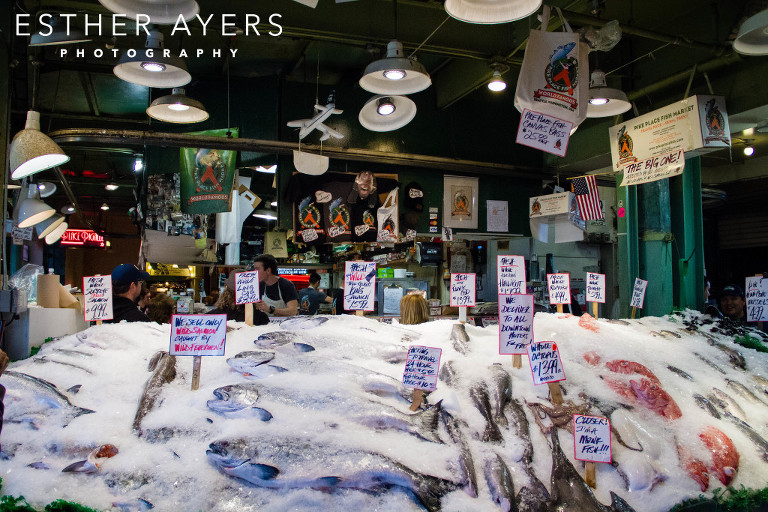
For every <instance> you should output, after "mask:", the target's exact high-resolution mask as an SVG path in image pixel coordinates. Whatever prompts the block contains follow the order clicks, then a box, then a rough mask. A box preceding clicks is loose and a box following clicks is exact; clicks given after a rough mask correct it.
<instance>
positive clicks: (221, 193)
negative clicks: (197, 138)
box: [179, 128, 239, 214]
mask: <svg viewBox="0 0 768 512" xmlns="http://www.w3.org/2000/svg"><path fill="white" fill-rule="evenodd" d="M238 134H239V130H238V129H237V128H233V129H229V130H228V129H220V130H207V131H203V132H193V133H189V134H188V135H205V136H214V137H228V136H232V137H237V136H238ZM236 160H237V152H236V151H229V150H222V149H207V148H181V171H180V173H179V174H180V181H181V211H182V212H183V213H206V214H207V213H222V212H228V211H230V210H231V200H230V198H231V195H232V184H233V183H234V180H235V163H236Z"/></svg>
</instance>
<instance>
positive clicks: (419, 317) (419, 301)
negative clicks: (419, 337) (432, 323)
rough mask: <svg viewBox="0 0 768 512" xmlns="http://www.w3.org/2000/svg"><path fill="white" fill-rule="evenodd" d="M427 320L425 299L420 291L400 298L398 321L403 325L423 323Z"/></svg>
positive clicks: (427, 312)
mask: <svg viewBox="0 0 768 512" xmlns="http://www.w3.org/2000/svg"><path fill="white" fill-rule="evenodd" d="M428 321H429V311H428V309H427V301H426V299H424V297H423V296H422V295H421V294H420V293H410V294H408V295H406V296H405V297H403V298H402V299H400V323H401V324H403V325H416V324H423V323H424V322H428Z"/></svg>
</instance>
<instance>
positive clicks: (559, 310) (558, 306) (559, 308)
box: [557, 304, 563, 313]
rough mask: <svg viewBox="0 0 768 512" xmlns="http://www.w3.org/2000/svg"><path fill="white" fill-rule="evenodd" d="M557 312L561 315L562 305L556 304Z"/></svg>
mask: <svg viewBox="0 0 768 512" xmlns="http://www.w3.org/2000/svg"><path fill="white" fill-rule="evenodd" d="M557 312H558V313H562V312H563V305H562V304H558V305H557Z"/></svg>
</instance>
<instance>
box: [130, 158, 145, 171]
mask: <svg viewBox="0 0 768 512" xmlns="http://www.w3.org/2000/svg"><path fill="white" fill-rule="evenodd" d="M143 168H144V162H142V161H141V159H140V158H137V159H136V162H134V164H133V170H134V172H139V171H141V170H142V169H143Z"/></svg>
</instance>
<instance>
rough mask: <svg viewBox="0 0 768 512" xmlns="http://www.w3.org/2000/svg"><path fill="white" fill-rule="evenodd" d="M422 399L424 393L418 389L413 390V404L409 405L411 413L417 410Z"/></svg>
mask: <svg viewBox="0 0 768 512" xmlns="http://www.w3.org/2000/svg"><path fill="white" fill-rule="evenodd" d="M423 397H424V392H423V391H422V390H420V389H414V390H413V403H412V404H411V407H410V409H411V410H412V411H415V410H417V409H418V408H419V406H420V405H421V399H422V398H423Z"/></svg>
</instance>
